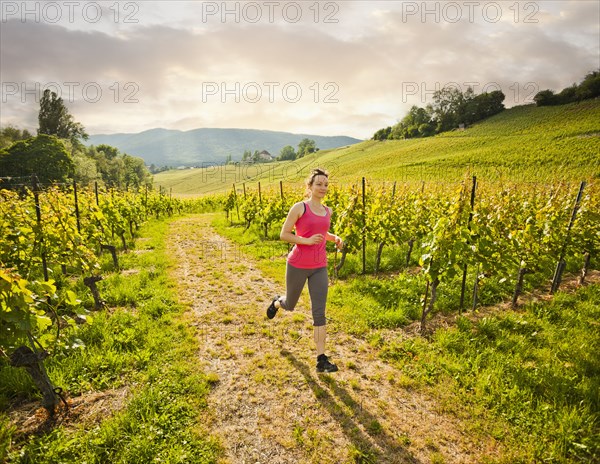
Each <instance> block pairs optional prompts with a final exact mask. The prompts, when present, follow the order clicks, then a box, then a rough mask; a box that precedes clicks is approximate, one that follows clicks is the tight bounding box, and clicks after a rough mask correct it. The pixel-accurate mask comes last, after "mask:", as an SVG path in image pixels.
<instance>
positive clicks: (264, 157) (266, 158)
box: [258, 150, 275, 162]
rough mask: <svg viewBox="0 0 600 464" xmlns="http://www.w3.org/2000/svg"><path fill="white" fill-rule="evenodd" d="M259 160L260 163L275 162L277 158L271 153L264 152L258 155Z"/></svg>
mask: <svg viewBox="0 0 600 464" xmlns="http://www.w3.org/2000/svg"><path fill="white" fill-rule="evenodd" d="M258 160H259V162H261V161H262V162H265V161H273V160H275V157H274V156H273V155H271V153H269V152H268V151H267V150H263V151H261V152H260V153H259V154H258Z"/></svg>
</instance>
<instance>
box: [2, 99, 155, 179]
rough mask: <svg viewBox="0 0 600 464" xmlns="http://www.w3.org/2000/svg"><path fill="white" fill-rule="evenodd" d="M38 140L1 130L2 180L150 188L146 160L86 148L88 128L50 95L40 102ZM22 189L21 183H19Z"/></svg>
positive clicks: (110, 150) (112, 150) (15, 130)
mask: <svg viewBox="0 0 600 464" xmlns="http://www.w3.org/2000/svg"><path fill="white" fill-rule="evenodd" d="M38 124H39V127H38V129H37V135H35V136H34V135H33V134H31V133H30V132H29V131H28V130H27V129H23V130H21V129H18V128H15V127H12V126H6V127H4V128H0V177H2V178H5V179H4V181H3V184H2V185H3V186H10V185H11V181H9V179H8V178H26V177H31V176H32V175H36V176H37V178H38V181H39V182H41V183H54V182H59V183H60V182H66V181H67V180H70V179H73V180H75V181H76V182H78V183H80V184H84V185H87V184H92V183H94V182H100V183H102V184H104V185H105V186H106V187H109V188H120V189H137V188H139V187H141V186H143V185H146V184H151V183H152V179H151V176H150V173H149V172H148V169H147V168H146V166H145V163H144V160H143V159H142V158H139V157H135V156H130V155H127V154H126V153H120V152H119V150H118V149H117V148H115V147H112V146H110V145H105V144H101V145H97V146H90V147H86V146H85V145H83V143H82V142H81V141H82V140H87V139H88V134H87V133H86V131H85V128H84V126H83V125H82V124H81V123H79V122H77V121H75V119H74V118H73V116H72V115H71V114H70V113H69V110H68V109H67V107H66V106H65V104H64V102H63V100H62V98H60V97H58V96H57V94H56V93H55V92H51V91H50V90H49V89H46V90H44V92H43V95H42V97H41V99H40V109H39V113H38ZM19 183H23V182H19Z"/></svg>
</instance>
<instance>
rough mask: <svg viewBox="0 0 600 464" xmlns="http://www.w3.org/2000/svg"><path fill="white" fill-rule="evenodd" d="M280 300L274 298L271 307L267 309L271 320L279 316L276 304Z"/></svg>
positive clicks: (277, 297)
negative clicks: (276, 315)
mask: <svg viewBox="0 0 600 464" xmlns="http://www.w3.org/2000/svg"><path fill="white" fill-rule="evenodd" d="M278 299H279V296H276V297H275V298H273V301H271V304H270V305H269V307H268V308H267V317H268V318H269V319H273V318H274V317H275V314H277V309H279V308H277V306H275V302H276V301H277V300H278Z"/></svg>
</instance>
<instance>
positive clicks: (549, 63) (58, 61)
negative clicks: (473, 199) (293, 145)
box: [0, 1, 600, 137]
mask: <svg viewBox="0 0 600 464" xmlns="http://www.w3.org/2000/svg"><path fill="white" fill-rule="evenodd" d="M409 3H410V2H409ZM412 3H413V4H416V5H417V6H418V5H419V4H420V3H421V2H412ZM455 3H458V4H460V2H455ZM484 3H485V2H484ZM488 3H489V2H488ZM529 3H533V2H529ZM440 5H443V4H442V3H440ZM502 5H503V9H502V14H503V16H502V19H501V20H500V21H498V22H496V23H492V22H490V21H482V20H481V18H479V19H478V20H477V21H474V22H470V21H469V18H468V17H467V16H465V15H463V17H461V18H460V20H459V21H457V22H456V23H451V22H449V21H444V20H443V19H444V18H441V19H442V20H441V21H439V22H436V21H434V20H433V18H432V17H428V18H429V19H428V20H426V21H422V20H421V18H420V17H417V16H414V17H413V16H410V17H407V16H406V14H404V15H403V12H402V8H401V3H400V2H379V3H376V4H371V3H365V2H351V3H340V4H339V6H340V11H339V14H338V18H339V22H338V23H337V24H317V23H315V22H314V21H304V22H300V23H298V24H290V23H286V22H284V21H283V22H282V21H281V20H280V21H278V22H276V23H273V24H271V23H269V22H268V21H262V22H260V23H257V24H249V23H244V22H241V23H239V24H238V23H225V24H224V23H221V22H220V21H215V22H212V23H202V22H201V21H198V18H194V17H193V15H194V14H196V15H198V14H200V13H198V6H197V5H195V4H189V2H188V3H185V4H184V7H185V8H184V10H185V15H186V16H185V17H181V18H178V19H173V18H168V17H165V20H164V23H162V24H161V23H160V22H159V20H158V17H159V16H160V14H165V15H166V14H167V13H165V12H166V11H167V10H160V14H159V13H158V12H157V13H155V15H154V16H153V18H152V20H146V21H140V22H139V24H136V25H132V26H131V27H126V26H128V25H123V24H116V25H115V24H109V23H108V22H104V23H103V24H102V25H101V26H102V27H100V26H98V27H97V28H95V29H94V28H93V27H90V29H91V30H87V29H84V28H83V27H79V28H77V27H70V25H64V24H63V25H61V24H48V23H43V22H25V23H22V22H21V21H19V20H9V21H7V22H4V23H2V31H1V33H0V34H1V37H0V38H1V39H2V40H1V51H0V58H1V65H2V71H1V80H2V83H3V96H2V102H1V111H0V124H8V123H12V124H15V125H19V126H25V127H29V128H34V127H35V126H36V125H37V106H36V102H34V101H33V96H32V95H31V94H25V95H23V85H22V83H25V87H26V88H27V89H31V88H33V86H34V85H35V83H36V82H37V83H39V85H40V86H43V84H45V83H49V82H57V83H59V84H60V85H62V86H63V98H64V99H65V101H67V98H66V97H67V96H70V95H68V94H66V92H68V91H69V90H74V93H73V97H74V98H73V99H72V101H67V104H68V106H69V108H70V110H71V112H72V113H73V114H74V115H75V117H76V119H77V120H79V121H81V122H82V123H83V124H84V125H85V126H86V127H87V128H88V131H90V132H92V133H99V132H124V131H141V130H145V129H149V128H152V127H169V128H179V129H183V130H186V129H191V128H195V127H248V128H262V129H273V130H288V131H291V132H306V131H312V132H314V133H319V134H324V135H333V134H345V135H353V136H358V137H369V136H370V135H371V134H372V133H373V132H374V131H375V130H377V129H378V128H380V127H383V126H386V125H389V124H393V123H394V122H395V121H396V120H398V119H400V118H401V117H402V116H403V114H404V113H405V112H406V111H407V110H408V108H409V107H410V106H411V105H412V104H417V105H424V104H425V103H426V98H427V97H430V96H431V92H432V91H433V90H435V89H436V88H437V87H438V86H441V85H444V84H446V83H449V82H456V83H459V84H461V85H463V84H464V83H469V82H470V83H473V82H474V83H477V84H478V87H477V88H476V90H477V91H481V90H482V89H483V87H484V86H485V85H486V84H491V83H492V84H493V83H498V84H499V85H501V86H502V89H503V90H504V92H505V94H506V95H507V100H506V102H505V103H506V104H507V106H512V105H513V104H519V103H523V101H522V100H523V98H524V97H526V96H528V97H532V96H533V95H532V92H533V90H535V89H536V88H537V89H540V90H541V89H544V88H553V89H555V90H558V89H561V88H562V87H564V86H567V85H570V84H571V83H573V82H575V81H578V80H580V79H581V78H582V77H583V76H584V75H585V74H586V73H587V72H589V71H591V70H593V69H595V68H596V67H598V66H600V63H599V60H600V58H599V53H600V52H599V46H598V42H599V37H600V33H599V28H598V22H597V18H598V12H599V6H598V3H597V2H582V1H575V2H552V3H549V2H537V3H536V5H538V7H539V10H538V11H537V12H536V15H535V19H536V20H537V21H538V22H537V23H524V22H523V19H524V16H523V12H521V16H520V18H519V19H520V21H515V20H514V19H515V18H514V17H513V16H511V15H513V14H514V12H513V11H510V10H509V9H508V7H509V5H508V4H507V3H502ZM173 8H175V7H173ZM404 13H406V11H405V12H404ZM195 19H196V20H195ZM360 24H363V25H364V26H363V27H360V28H359V25H360ZM68 26H69V27H68ZM92 26H93V25H92ZM69 82H71V83H78V84H79V85H77V86H75V85H74V84H70V85H71V87H68V86H66V85H64V84H65V83H69ZM251 82H256V83H257V84H258V85H259V86H260V89H261V91H262V92H263V96H262V98H261V99H260V101H258V102H255V103H251V102H248V101H245V98H244V97H249V98H250V99H252V95H241V96H240V97H241V101H240V103H236V102H235V101H233V100H234V98H233V97H232V96H231V95H226V96H225V97H226V98H227V101H226V103H222V102H221V101H220V98H221V97H223V95H220V94H217V95H211V96H210V98H207V97H206V95H203V92H202V90H203V84H204V85H205V86H206V85H207V84H211V85H212V83H215V84H218V85H219V86H220V85H221V84H222V83H225V85H226V87H227V88H228V89H230V90H231V89H233V88H235V85H236V83H237V84H238V85H239V87H240V88H243V86H244V85H248V84H249V83H251ZM267 82H277V83H279V85H278V86H277V87H271V88H270V87H268V86H267V85H265V83H267ZM286 83H287V84H290V83H297V85H298V86H300V88H301V89H302V98H301V99H300V101H298V102H296V103H291V102H289V101H287V100H286V99H285V98H284V96H282V94H281V90H282V87H283V86H284V85H285V84H286ZM328 83H330V84H329V87H326V85H328ZM331 83H332V84H331ZM13 84H16V85H18V86H19V91H20V92H19V93H18V94H16V95H12V94H10V95H7V94H6V92H5V91H6V90H11V91H12V90H14V85H13ZM272 85H273V84H272ZM86 86H87V87H86ZM334 86H337V87H334ZM84 88H85V89H86V90H87V91H88V94H87V95H84V94H83V89H84ZM247 88H251V86H249V87H247ZM336 88H337V91H336V92H335V94H334V99H337V100H338V102H337V103H325V101H324V100H325V99H326V97H327V96H328V95H331V94H332V89H336ZM97 89H100V90H101V91H102V97H101V98H99V99H98V100H97V101H94V100H95V97H96V92H95V91H96V90H97ZM222 90H223V88H222V87H220V89H219V91H220V92H221V91H222ZM269 90H275V94H274V95H275V98H274V101H269V98H268V96H267V92H268V91H269ZM317 90H318V94H317ZM409 90H410V92H409ZM203 96H204V97H205V98H204V99H203ZM23 100H25V101H23ZM125 100H130V102H129V103H127V102H126V101H125ZM135 100H137V102H135ZM315 100H317V101H316V102H315Z"/></svg>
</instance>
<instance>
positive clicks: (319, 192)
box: [309, 175, 329, 198]
mask: <svg viewBox="0 0 600 464" xmlns="http://www.w3.org/2000/svg"><path fill="white" fill-rule="evenodd" d="M328 187H329V180H328V179H327V176H323V175H318V176H315V177H314V178H313V183H312V185H311V186H310V187H309V188H310V195H311V197H312V198H323V197H324V196H325V195H326V194H327V188H328Z"/></svg>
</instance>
